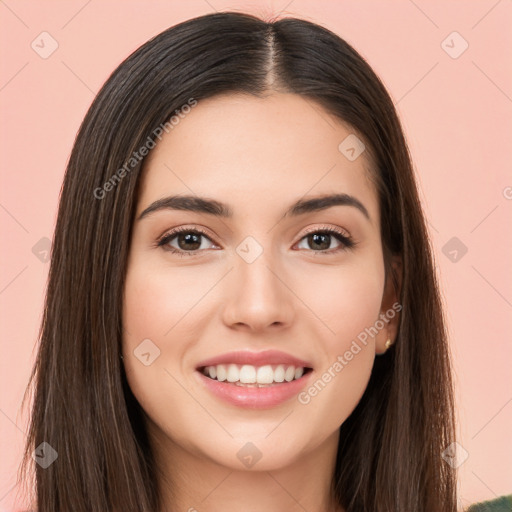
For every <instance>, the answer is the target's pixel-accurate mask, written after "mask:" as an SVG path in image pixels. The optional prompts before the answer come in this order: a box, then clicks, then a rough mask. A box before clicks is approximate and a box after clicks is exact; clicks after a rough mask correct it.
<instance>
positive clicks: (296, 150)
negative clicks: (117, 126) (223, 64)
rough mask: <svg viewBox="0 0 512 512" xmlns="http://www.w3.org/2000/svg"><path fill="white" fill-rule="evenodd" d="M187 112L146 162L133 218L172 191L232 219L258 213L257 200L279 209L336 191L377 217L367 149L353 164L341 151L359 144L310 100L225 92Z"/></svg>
mask: <svg viewBox="0 0 512 512" xmlns="http://www.w3.org/2000/svg"><path fill="white" fill-rule="evenodd" d="M187 112H188V113H187V114H184V113H182V114H181V115H180V116H179V118H175V121H176V120H177V119H179V121H178V122H176V123H175V124H174V125H173V128H172V129H171V130H170V132H169V133H168V134H165V135H164V136H163V137H162V140H161V141H158V139H157V145H156V147H155V148H154V149H152V150H151V152H150V153H149V155H148V157H147V158H146V161H145V163H144V170H143V174H142V176H141V188H140V194H139V205H138V208H137V212H138V213H140V212H141V211H142V210H143V209H144V208H145V207H146V206H147V204H148V203H149V202H150V201H154V200H155V199H159V198H162V197H165V196H166V195H171V194H186V195H190V194H197V195H200V196H203V195H207V196H209V197H214V198H216V199H219V200H220V201H222V202H226V203H228V204H232V205H233V209H234V213H235V215H236V214H237V212H238V213H240V214H243V213H244V211H247V213H254V210H250V209H251V208H252V207H254V208H257V209H258V208H259V209H260V210H261V208H262V201H264V203H265V205H266V207H267V206H268V207H269V208H270V206H271V205H273V204H274V203H275V204H276V205H277V206H278V207H282V205H283V204H289V203H291V202H292V201H294V200H296V199H297V198H300V197H302V196H307V195H316V194H322V193H333V192H336V193H347V194H350V195H354V196H356V197H357V198H358V199H360V200H361V201H364V203H365V206H366V207H367V209H368V210H369V211H370V214H371V216H372V217H373V218H375V217H376V216H377V214H378V212H377V209H378V208H377V197H376V194H375V190H374V186H373V184H372V182H371V180H370V175H371V172H370V164H369V159H368V155H367V154H366V153H367V152H366V151H363V152H362V153H361V154H360V156H358V157H357V158H355V159H354V158H353V155H354V152H351V153H350V152H349V153H347V152H346V149H347V143H348V146H354V143H353V142H354V141H356V144H357V140H360V139H359V138H358V139H355V137H357V135H355V133H354V131H353V130H352V129H351V128H350V127H349V126H348V125H345V124H344V123H342V122H341V121H340V120H339V119H337V118H335V117H334V116H332V115H331V114H330V113H328V112H327V111H326V110H324V109H323V108H322V107H321V106H320V105H318V104H317V103H315V102H313V101H312V100H310V99H305V98H303V97H301V96H298V95H295V94H281V93H275V94H271V95H269V96H267V97H265V98H259V97H255V96H252V95H245V94H229V95H222V96H216V97H213V98H209V99H206V100H201V101H199V102H198V103H197V105H196V106H194V107H193V108H191V109H190V110H187ZM340 145H341V146H340ZM354 147H355V151H360V150H361V146H359V147H357V146H354ZM347 155H348V156H349V157H351V158H348V157H347ZM356 155H357V153H356Z"/></svg>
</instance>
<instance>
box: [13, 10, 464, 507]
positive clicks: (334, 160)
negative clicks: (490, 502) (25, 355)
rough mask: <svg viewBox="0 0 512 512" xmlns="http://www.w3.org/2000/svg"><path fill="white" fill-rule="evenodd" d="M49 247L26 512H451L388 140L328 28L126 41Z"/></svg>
mask: <svg viewBox="0 0 512 512" xmlns="http://www.w3.org/2000/svg"><path fill="white" fill-rule="evenodd" d="M53 244H54V245H53V249H52V260H51V268H50V274H49V283H48V290H47V296H46V304H45V313H44V319H43V323H42V327H41V332H40V349H39V353H38V357H37V361H36V364H35V367H34V369H33V373H32V377H31V384H33V385H34V390H35V395H34V406H33V410H32V416H31V423H30V430H29V438H28V442H27V446H26V453H25V460H24V464H23V467H22V473H23V474H25V473H26V474H28V469H29V468H28V466H29V463H31V461H32V453H33V451H34V448H36V452H35V456H34V459H35V460H36V461H37V462H38V464H35V470H36V482H35V489H36V493H35V495H34V507H35V508H37V510H38V511H39V512H47V511H48V512H49V511H55V510H61V511H67V510H73V511H82V510H83V511H91V510H98V511H100V510H101V511H131V510H141V511H142V510H144V511H159V512H160V511H162V512H163V511H175V510H189V511H192V510H220V509H221V508H222V510H224V511H226V510H230V509H233V510H235V509H237V510H239V509H243V510H246V511H256V510H304V509H305V510H308V511H311V512H313V511H318V512H320V511H321V512H326V511H337V512H341V511H344V512H355V511H376V510H379V511H404V512H405V511H407V512H410V511H415V512H420V511H434V510H435V511H441V510H442V511H446V512H449V511H455V510H456V505H457V503H456V502H457V500H456V473H455V472H456V464H453V463H452V461H451V460H450V458H449V457H447V456H446V453H449V450H450V449H451V447H452V446H453V444H452V443H454V441H455V435H454V416H453V396H452V381H451V374H450V361H449V355H448V346H447V337H446V332H445V325H444V319H443V312H442V309H441V302H440V298H439V291H438V287H437V283H436V278H435V271H434V266H433V258H432V254H431V250H430V246H429V240H428V236H427V230H426V227H425V220H424V216H423V213H422V211H421V207H420V201H419V199H418V193H417V189H416V184H415V179H414V175H413V171H412V165H411V162H410V158H409V154H408V149H407V145H406V142H405V140H404V136H403V133H402V130H401V127H400V123H399V120H398V118H397V115H396V112H395V109H394V106H393V103H392V101H391V99H390V97H389V95H388V93H387V92H386V90H385V88H384V86H383V85H382V83H381V82H380V80H379V79H378V77H377V76H376V75H375V73H374V72H373V71H372V70H371V68H370V67H369V66H368V64H367V63H366V62H365V61H364V60H363V59H362V58H361V56H360V55H358V54H357V53H356V51H355V50H354V49H353V48H351V47H350V46H349V45H348V44H347V43H346V42H345V41H343V40H342V39H340V38H339V37H338V36H336V35H335V34H333V33H332V32H330V31H328V30H326V29H324V28H322V27H319V26H318V25H315V24H313V23H310V22H306V21H303V20H298V19H293V18H289V19H282V20H279V21H274V22H265V21H262V20H260V19H257V18H255V17H252V16H249V15H244V14H237V13H217V14H212V15H207V16H202V17H200V18H196V19H192V20H189V21H187V22H184V23H181V24H179V25H176V26H174V27H171V28H170V29H168V30H166V31H165V32H163V33H161V34H159V35H158V36H156V37H155V38H153V39H152V40H150V41H149V42H147V43H146V44H144V45H143V46H142V47H141V48H139V49H138V50H137V51H135V52H134V53H133V54H132V55H131V56H129V57H128V58H127V59H126V60H125V61H124V62H123V63H122V64H121V65H120V66H119V67H118V68H117V69H116V70H115V72H114V73H113V74H112V76H111V77H110V78H109V79H108V80H107V82H106V83H105V85H104V87H103V88H102V89H101V91H100V92H99V94H98V96H97V98H96V99H95V101H94V103H93V105H92V106H91V108H90V110H89V112H88V113H87V115H86V117H85V120H84V122H83V124H82V126H81V128H80V131H79V134H78V136H77V139H76V141H75V145H74V147H73V151H72V154H71V157H70V161H69V164H68V168H67V171H66V176H65V180H64V185H63V189H62V195H61V200H60V206H59V213H58V219H57V225H56V230H55V237H54V242H53ZM190 244H192V246H190ZM43 443H47V444H43ZM447 450H448V451H447ZM38 459H39V460H38Z"/></svg>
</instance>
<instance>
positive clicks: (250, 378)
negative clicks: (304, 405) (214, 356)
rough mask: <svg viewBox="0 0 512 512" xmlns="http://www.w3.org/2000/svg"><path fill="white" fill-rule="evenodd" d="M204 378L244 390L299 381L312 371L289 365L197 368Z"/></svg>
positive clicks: (305, 367)
mask: <svg viewBox="0 0 512 512" xmlns="http://www.w3.org/2000/svg"><path fill="white" fill-rule="evenodd" d="M197 371H199V372H200V373H201V374H203V375H204V376H205V377H207V378H209V379H211V380H213V381H216V382H224V383H226V384H232V385H235V386H239V387H244V388H268V387H273V386H279V385H283V384H286V383H289V382H293V381H296V380H299V379H301V378H302V377H304V376H306V375H308V374H309V373H310V372H312V371H313V369H312V368H310V367H307V366H298V365H297V366H295V365H289V364H277V365H270V364H266V365H263V366H253V365H250V364H244V365H240V364H234V363H231V364H217V365H210V366H201V367H199V368H197Z"/></svg>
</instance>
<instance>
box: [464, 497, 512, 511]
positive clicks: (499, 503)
mask: <svg viewBox="0 0 512 512" xmlns="http://www.w3.org/2000/svg"><path fill="white" fill-rule="evenodd" d="M466 512H512V494H509V495H507V496H502V497H501V498H498V499H496V500H490V501H482V502H481V503H475V504H474V505H471V506H470V507H469V508H468V509H467V511H466Z"/></svg>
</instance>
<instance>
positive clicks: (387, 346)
mask: <svg viewBox="0 0 512 512" xmlns="http://www.w3.org/2000/svg"><path fill="white" fill-rule="evenodd" d="M391 345H393V342H392V341H391V339H389V338H388V340H387V341H386V343H385V346H386V350H387V349H388V348H389V347H391Z"/></svg>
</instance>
